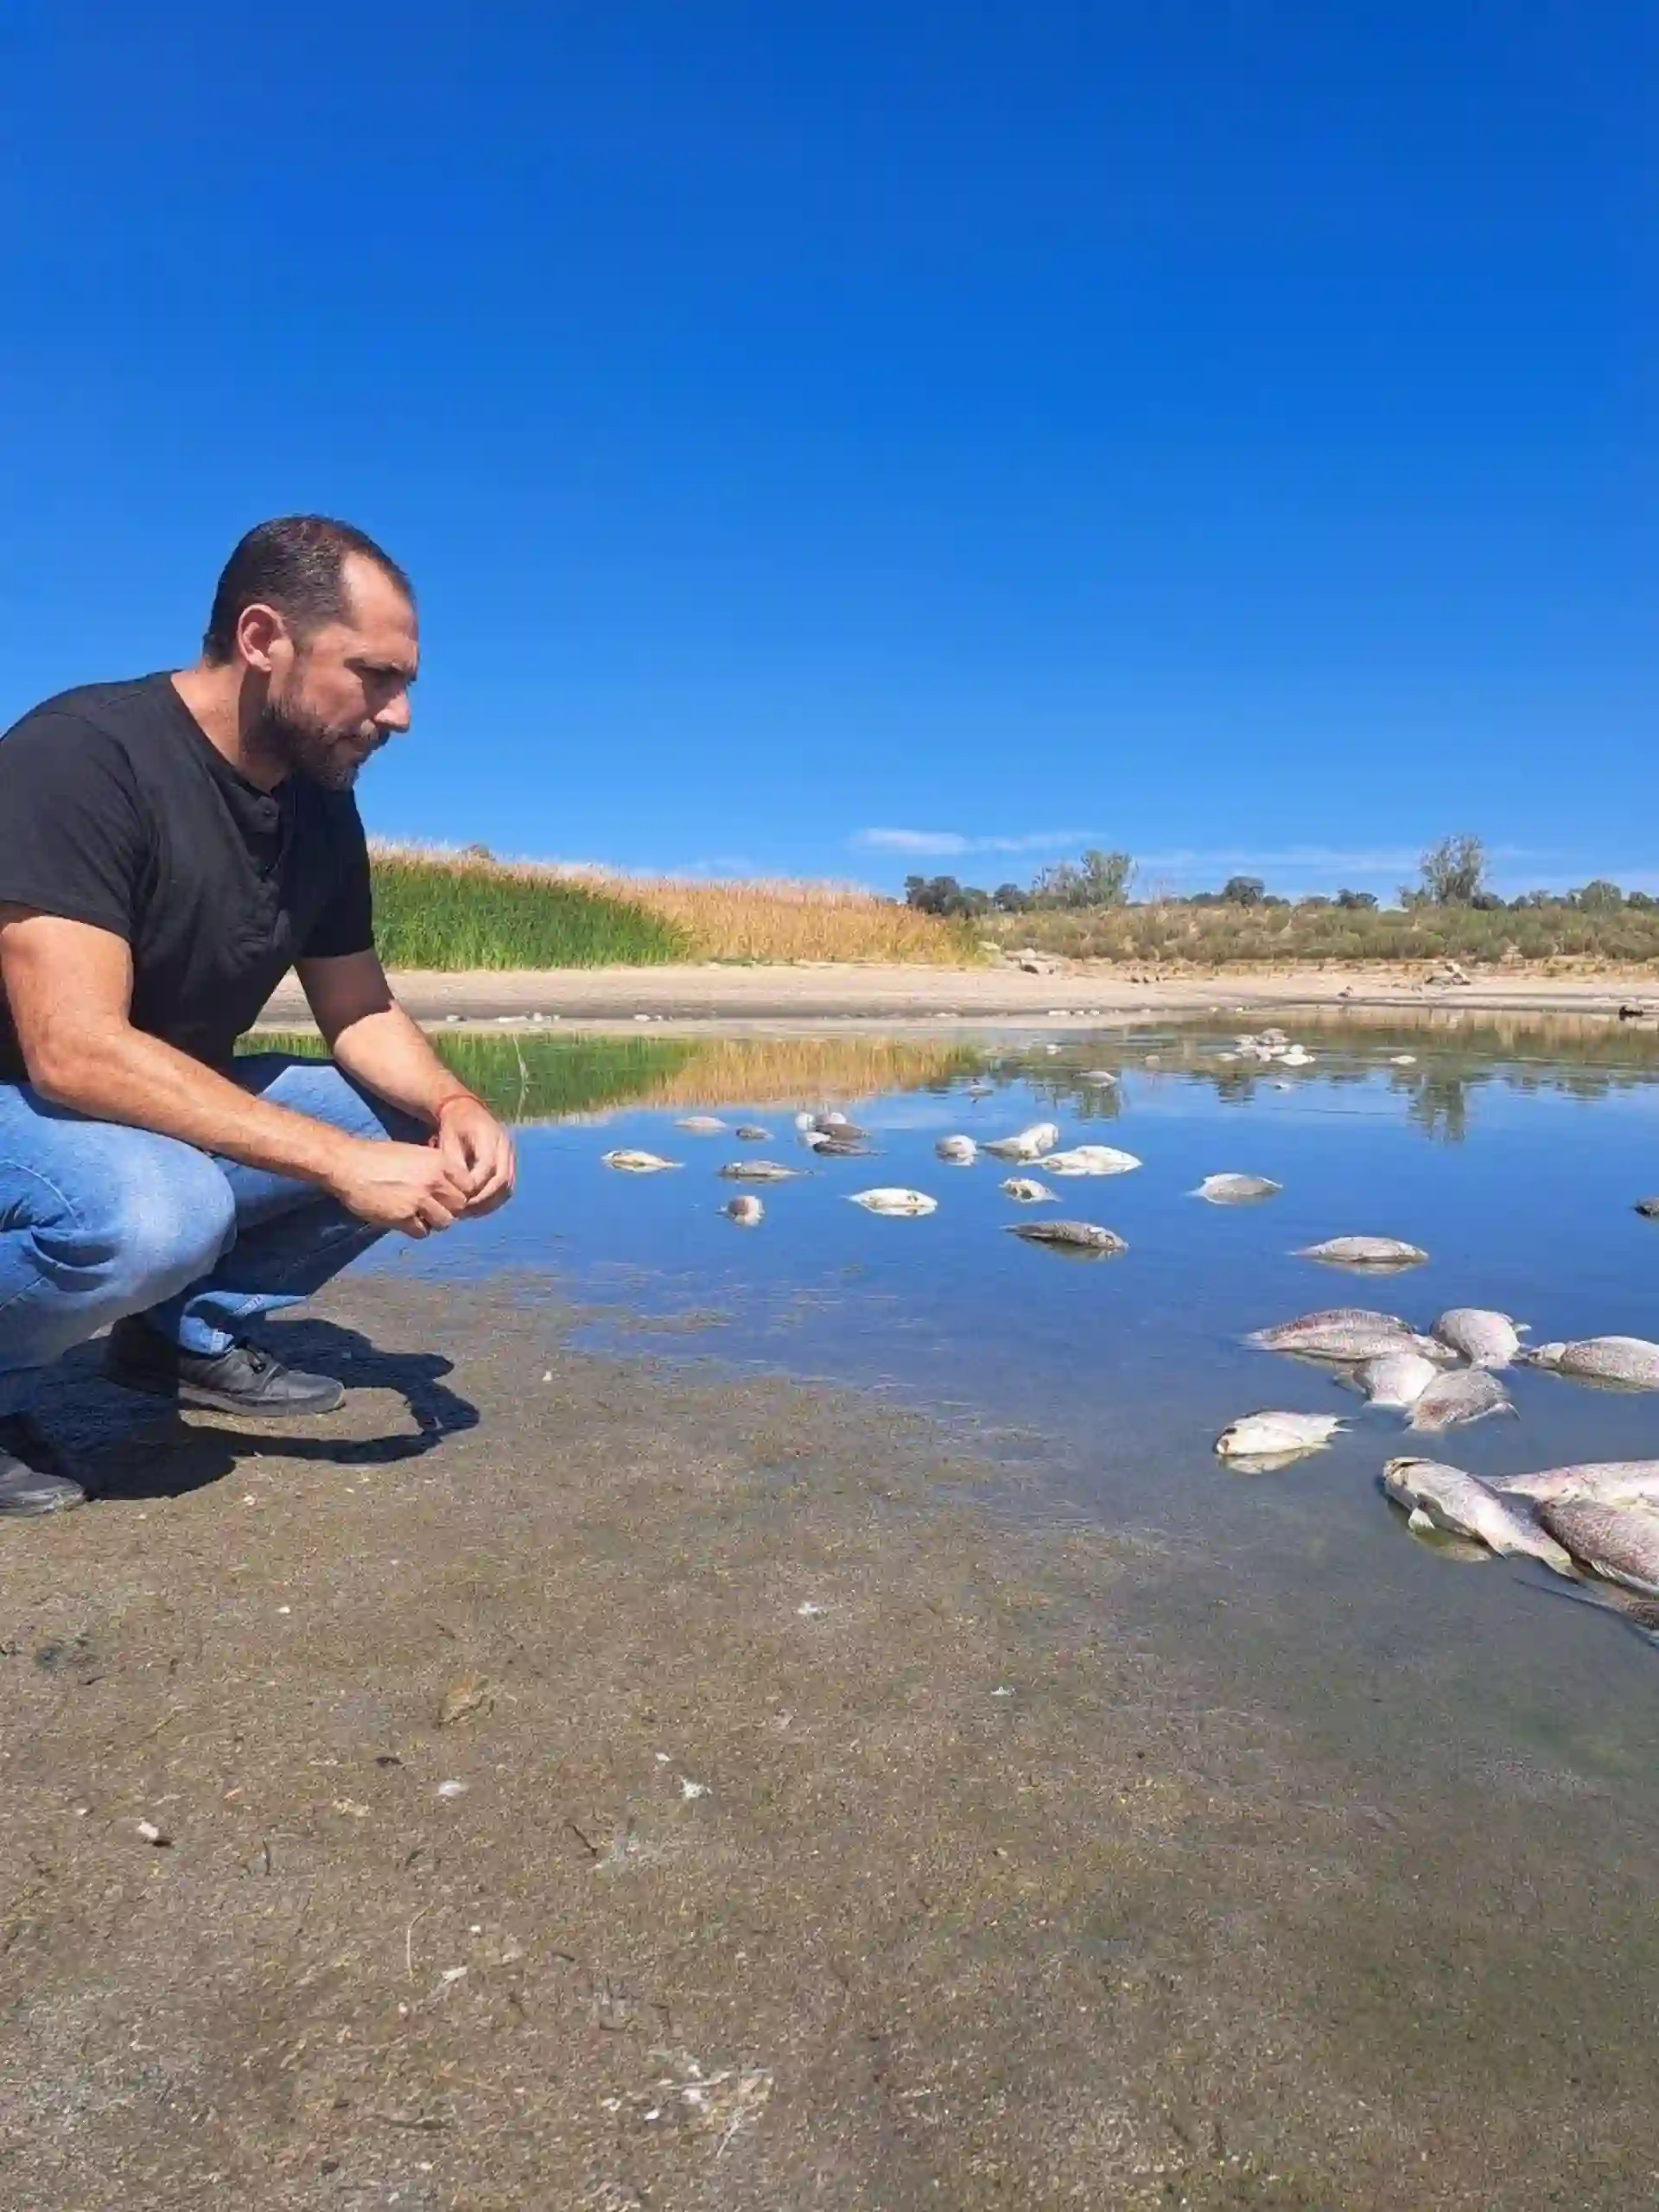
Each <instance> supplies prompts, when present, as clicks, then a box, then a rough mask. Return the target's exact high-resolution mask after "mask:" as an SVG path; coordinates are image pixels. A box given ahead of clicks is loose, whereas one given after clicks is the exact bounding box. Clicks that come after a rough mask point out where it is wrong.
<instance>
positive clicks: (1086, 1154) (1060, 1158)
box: [1043, 1144, 1141, 1175]
mask: <svg viewBox="0 0 1659 2212" xmlns="http://www.w3.org/2000/svg"><path fill="white" fill-rule="evenodd" d="M1140 1165H1141V1162H1140V1161H1139V1160H1137V1159H1136V1158H1135V1154H1133V1153H1132V1152H1120V1151H1119V1150H1118V1148H1117V1147H1116V1145H1114V1144H1076V1145H1073V1146H1072V1147H1071V1150H1070V1151H1069V1152H1051V1153H1048V1154H1045V1156H1044V1159H1043V1173H1044V1174H1045V1175H1129V1174H1132V1173H1134V1172H1135V1169H1136V1168H1137V1167H1139V1166H1140Z"/></svg>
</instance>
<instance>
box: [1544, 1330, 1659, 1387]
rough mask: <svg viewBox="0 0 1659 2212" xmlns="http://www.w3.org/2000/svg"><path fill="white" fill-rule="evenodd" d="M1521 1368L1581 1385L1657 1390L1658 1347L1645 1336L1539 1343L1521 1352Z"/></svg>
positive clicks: (1589, 1338)
mask: <svg viewBox="0 0 1659 2212" xmlns="http://www.w3.org/2000/svg"><path fill="white" fill-rule="evenodd" d="M1517 1365H1519V1366H1522V1367H1544V1368H1548V1370H1550V1372H1551V1373H1552V1374H1555V1375H1571V1376H1575V1377H1577V1379H1578V1380H1580V1382H1584V1383H1617V1384H1618V1385H1620V1386H1622V1387H1623V1388H1624V1389H1627V1390H1659V1344H1649V1341H1648V1339H1647V1338H1645V1337H1583V1338H1580V1339H1579V1341H1578V1342H1577V1343H1576V1344H1539V1345H1538V1346H1537V1347H1536V1349H1535V1350H1534V1351H1523V1352H1522V1354H1521V1355H1520V1357H1519V1359H1518V1361H1517Z"/></svg>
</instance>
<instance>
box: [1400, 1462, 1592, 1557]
mask: <svg viewBox="0 0 1659 2212" xmlns="http://www.w3.org/2000/svg"><path fill="white" fill-rule="evenodd" d="M1383 1488H1384V1489H1385V1490H1386V1491H1388V1493H1389V1497H1391V1498H1393V1499H1394V1500H1395V1503H1396V1504H1400V1505H1403V1506H1405V1507H1406V1509H1407V1510H1408V1512H1409V1514H1410V1516H1411V1521H1412V1526H1413V1527H1414V1528H1417V1527H1421V1526H1423V1525H1425V1524H1427V1526H1428V1527H1430V1528H1434V1529H1446V1530H1449V1532H1450V1533H1451V1534H1452V1535H1454V1536H1473V1537H1475V1538H1476V1539H1477V1540H1478V1541H1479V1542H1481V1543H1483V1544H1484V1545H1485V1546H1486V1548H1487V1549H1488V1550H1489V1551H1494V1552H1497V1554H1499V1556H1500V1557H1501V1558H1503V1559H1535V1560H1539V1561H1541V1564H1542V1565H1543V1566H1545V1567H1553V1568H1554V1571H1555V1572H1556V1573H1557V1574H1568V1575H1570V1574H1571V1573H1572V1572H1573V1562H1572V1560H1571V1559H1570V1558H1569V1557H1568V1555H1567V1549H1566V1547H1565V1546H1564V1545H1563V1544H1561V1543H1560V1541H1558V1540H1557V1539H1556V1538H1555V1537H1554V1536H1553V1535H1550V1534H1549V1532H1548V1530H1547V1529H1543V1528H1541V1527H1540V1526H1539V1523H1538V1521H1537V1520H1536V1519H1535V1516H1534V1514H1533V1512H1532V1509H1531V1507H1530V1506H1529V1504H1528V1503H1527V1501H1526V1500H1525V1499H1524V1498H1516V1497H1502V1496H1500V1495H1499V1493H1498V1492H1497V1491H1495V1490H1494V1489H1492V1487H1491V1484H1488V1483H1484V1482H1482V1481H1481V1480H1480V1478H1479V1477H1478V1476H1476V1475H1471V1474H1466V1473H1465V1471H1464V1470H1463V1469H1462V1468H1461V1467H1449V1466H1447V1465H1445V1464H1444V1462H1443V1461H1441V1460H1439V1459H1390V1460H1389V1463H1388V1465H1386V1466H1385V1467H1384V1468H1383ZM1419 1516H1421V1520H1420V1518H1419Z"/></svg>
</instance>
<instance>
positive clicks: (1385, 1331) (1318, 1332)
mask: <svg viewBox="0 0 1659 2212" xmlns="http://www.w3.org/2000/svg"><path fill="white" fill-rule="evenodd" d="M1244 1341H1245V1343H1246V1344H1253V1345H1254V1346H1255V1348H1256V1349H1257V1350H1258V1351H1290V1352H1300V1353H1301V1354H1302V1355H1303V1356H1304V1357H1306V1358H1309V1359H1344V1360H1361V1359H1377V1358H1380V1357H1382V1356H1383V1354H1384V1353H1385V1352H1391V1351H1414V1352H1419V1353H1421V1356H1422V1357H1423V1358H1425V1359H1428V1360H1433V1362H1434V1363H1436V1365H1438V1366H1445V1365H1446V1363H1448V1362H1449V1361H1450V1359H1451V1357H1452V1354H1451V1352H1450V1351H1448V1350H1447V1349H1446V1346H1445V1345H1444V1344H1436V1343H1435V1341H1434V1339H1433V1338H1432V1337H1420V1336H1418V1335H1417V1334H1416V1333H1415V1332H1414V1330H1412V1329H1411V1328H1410V1327H1409V1326H1408V1324H1407V1323H1406V1322H1404V1321H1402V1319H1400V1316H1399V1315H1398V1314H1397V1313H1370V1311H1368V1310H1367V1308H1366V1307H1364V1306H1327V1307H1326V1308H1325V1310H1324V1311H1323V1312H1322V1313H1303V1314H1301V1315H1300V1316H1299V1317H1298V1319H1295V1320H1294V1321H1281V1322H1278V1323H1277V1324H1275V1325H1274V1327H1272V1328H1270V1329H1255V1330H1252V1332H1250V1334H1249V1336H1248V1337H1246V1338H1245V1339H1244Z"/></svg>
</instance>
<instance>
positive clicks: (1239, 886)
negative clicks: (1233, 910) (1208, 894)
mask: <svg viewBox="0 0 1659 2212" xmlns="http://www.w3.org/2000/svg"><path fill="white" fill-rule="evenodd" d="M1267 888H1268V887H1267V885H1266V884H1265V883H1263V882H1262V879H1261V877H1260V876H1259V875H1230V876H1229V877H1228V879H1227V880H1226V882H1225V883H1224V884H1223V885H1222V887H1221V895H1222V899H1223V901H1224V903H1225V904H1226V905H1227V906H1260V905H1261V904H1262V899H1263V897H1264V896H1265V894H1266V892H1267Z"/></svg>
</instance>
